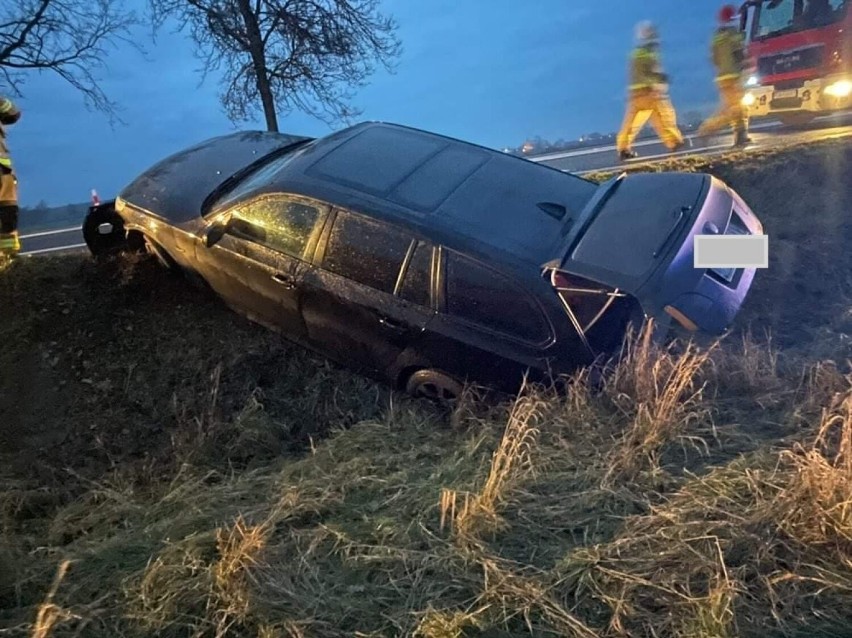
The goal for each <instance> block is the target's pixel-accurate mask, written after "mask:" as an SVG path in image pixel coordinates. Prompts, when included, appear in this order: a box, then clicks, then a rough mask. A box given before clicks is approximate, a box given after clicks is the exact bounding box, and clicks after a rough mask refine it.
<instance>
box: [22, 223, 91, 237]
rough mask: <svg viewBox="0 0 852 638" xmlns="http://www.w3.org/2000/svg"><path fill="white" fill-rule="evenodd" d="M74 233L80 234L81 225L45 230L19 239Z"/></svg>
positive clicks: (81, 230)
mask: <svg viewBox="0 0 852 638" xmlns="http://www.w3.org/2000/svg"><path fill="white" fill-rule="evenodd" d="M74 231H79V232H81V233H82V232H83V227H82V225H80V226H72V227H71V228H59V229H57V230H45V231H41V232H38V233H30V234H29V235H21V239H31V238H33V237H47V236H48V235H61V234H62V233H72V232H74Z"/></svg>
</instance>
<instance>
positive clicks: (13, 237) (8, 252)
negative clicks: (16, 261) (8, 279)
mask: <svg viewBox="0 0 852 638" xmlns="http://www.w3.org/2000/svg"><path fill="white" fill-rule="evenodd" d="M20 251H21V240H20V238H19V237H18V232H17V231H13V232H11V233H0V254H3V255H5V256H6V257H9V258H10V259H11V258H13V257H16V256H17V254H18V253H19V252H20Z"/></svg>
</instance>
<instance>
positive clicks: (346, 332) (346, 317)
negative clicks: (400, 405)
mask: <svg viewBox="0 0 852 638" xmlns="http://www.w3.org/2000/svg"><path fill="white" fill-rule="evenodd" d="M431 261H432V245H431V244H429V243H427V242H419V241H417V240H416V239H415V238H414V237H412V236H411V235H410V234H409V233H407V232H405V231H404V230H401V229H400V228H397V227H395V226H393V225H391V224H388V223H385V222H381V221H377V220H375V219H372V218H370V217H367V216H364V215H358V214H355V213H351V212H349V211H344V210H337V211H336V212H335V214H334V219H333V221H332V222H331V228H330V229H329V230H328V231H327V232H326V237H325V238H324V239H323V241H322V242H321V247H320V249H319V252H318V255H317V267H316V268H314V269H313V270H311V271H310V272H309V273H307V274H306V276H305V279H304V280H303V282H302V293H303V297H302V316H303V318H304V320H305V324H306V328H307V334H308V340H309V342H310V343H311V344H312V345H313V346H314V347H316V348H317V349H319V350H321V351H322V352H324V353H326V354H327V355H328V356H329V357H331V358H333V359H336V360H337V361H340V362H342V363H345V364H346V365H348V366H350V367H352V368H354V369H356V370H359V371H361V372H363V373H365V374H370V375H374V376H380V377H382V378H385V379H389V380H393V379H392V377H393V375H394V374H395V370H396V362H397V360H398V359H399V357H400V355H401V354H402V353H403V352H404V351H405V350H406V348H407V347H408V346H409V345H410V344H411V343H413V342H414V341H415V340H416V339H417V338H418V336H419V335H420V334H421V333H422V332H423V330H424V328H425V326H426V324H427V323H428V322H429V319H430V318H431V317H432V316H433V315H434V311H433V310H432V308H431V301H430V300H431V297H430V288H429V286H430V283H431ZM407 273H408V276H405V275H406V274H407Z"/></svg>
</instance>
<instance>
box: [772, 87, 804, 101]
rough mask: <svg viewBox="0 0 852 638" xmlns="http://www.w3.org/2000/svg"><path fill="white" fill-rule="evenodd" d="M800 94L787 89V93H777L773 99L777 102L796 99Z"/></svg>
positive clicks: (794, 90)
mask: <svg viewBox="0 0 852 638" xmlns="http://www.w3.org/2000/svg"><path fill="white" fill-rule="evenodd" d="M798 94H799V91H798V90H796V89H787V90H786V91H775V93H774V95H773V97H774V98H775V99H776V100H783V99H784V98H788V97H796V96H797V95H798Z"/></svg>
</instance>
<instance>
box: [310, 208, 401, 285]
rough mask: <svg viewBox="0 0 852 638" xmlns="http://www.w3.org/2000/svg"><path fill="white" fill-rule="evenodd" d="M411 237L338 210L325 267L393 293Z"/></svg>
mask: <svg viewBox="0 0 852 638" xmlns="http://www.w3.org/2000/svg"><path fill="white" fill-rule="evenodd" d="M410 245H411V238H410V237H409V236H408V235H406V234H405V233H404V232H402V231H400V230H398V229H396V228H394V227H392V226H389V225H388V224H385V223H382V222H378V221H375V220H372V219H369V218H367V217H362V216H361V215H354V214H351V213H347V212H344V211H340V212H338V213H337V218H336V219H335V221H334V226H333V227H332V229H331V235H330V237H329V239H328V246H327V247H326V249H325V257H324V258H323V268H325V269H326V270H328V271H330V272H333V273H335V274H336V275H340V276H341V277H346V278H347V279H351V280H353V281H357V282H358V283H361V284H364V285H365V286H370V287H371V288H375V289H376V290H381V291H382V292H387V293H391V294H393V292H394V290H395V289H396V281H397V278H398V277H399V271H400V268H401V267H402V263H403V260H404V259H405V255H406V254H407V253H408V248H409V246H410Z"/></svg>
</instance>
